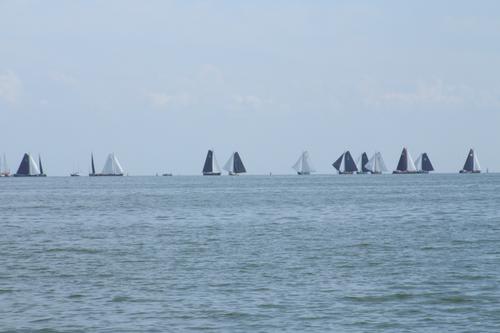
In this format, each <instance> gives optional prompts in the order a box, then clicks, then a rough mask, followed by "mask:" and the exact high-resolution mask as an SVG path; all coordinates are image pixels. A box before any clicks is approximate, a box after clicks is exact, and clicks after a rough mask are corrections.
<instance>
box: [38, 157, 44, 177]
mask: <svg viewBox="0 0 500 333" xmlns="http://www.w3.org/2000/svg"><path fill="white" fill-rule="evenodd" d="M38 166H39V167H40V174H41V175H43V168H42V158H41V157H40V155H38Z"/></svg>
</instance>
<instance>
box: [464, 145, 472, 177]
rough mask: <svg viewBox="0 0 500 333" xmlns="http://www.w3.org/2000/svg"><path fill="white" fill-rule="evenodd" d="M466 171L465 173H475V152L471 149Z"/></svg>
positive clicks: (465, 166)
mask: <svg viewBox="0 0 500 333" xmlns="http://www.w3.org/2000/svg"><path fill="white" fill-rule="evenodd" d="M464 170H465V171H470V172H472V171H474V150H473V149H471V150H470V151H469V155H468V156H467V160H466V161H465V165H464Z"/></svg>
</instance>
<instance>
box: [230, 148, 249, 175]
mask: <svg viewBox="0 0 500 333" xmlns="http://www.w3.org/2000/svg"><path fill="white" fill-rule="evenodd" d="M233 172H234V173H245V172H247V170H246V169H245V166H244V165H243V162H242V161H241V158H240V154H238V152H236V153H234V158H233Z"/></svg>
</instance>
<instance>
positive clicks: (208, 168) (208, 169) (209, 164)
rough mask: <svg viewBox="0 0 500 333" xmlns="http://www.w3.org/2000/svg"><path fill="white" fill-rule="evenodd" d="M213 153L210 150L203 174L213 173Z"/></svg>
mask: <svg viewBox="0 0 500 333" xmlns="http://www.w3.org/2000/svg"><path fill="white" fill-rule="evenodd" d="M213 154H214V153H213V151H211V150H209V151H208V153H207V158H206V159H205V165H204V166H203V172H213V170H212V169H213V167H212V166H213V164H212V159H213Z"/></svg>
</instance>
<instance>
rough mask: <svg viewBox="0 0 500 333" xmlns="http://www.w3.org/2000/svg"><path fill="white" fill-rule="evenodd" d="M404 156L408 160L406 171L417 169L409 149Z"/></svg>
mask: <svg viewBox="0 0 500 333" xmlns="http://www.w3.org/2000/svg"><path fill="white" fill-rule="evenodd" d="M406 158H407V160H408V170H407V171H410V172H415V171H417V168H416V167H415V163H414V162H413V159H412V157H411V154H410V152H409V151H407V155H406Z"/></svg>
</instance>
